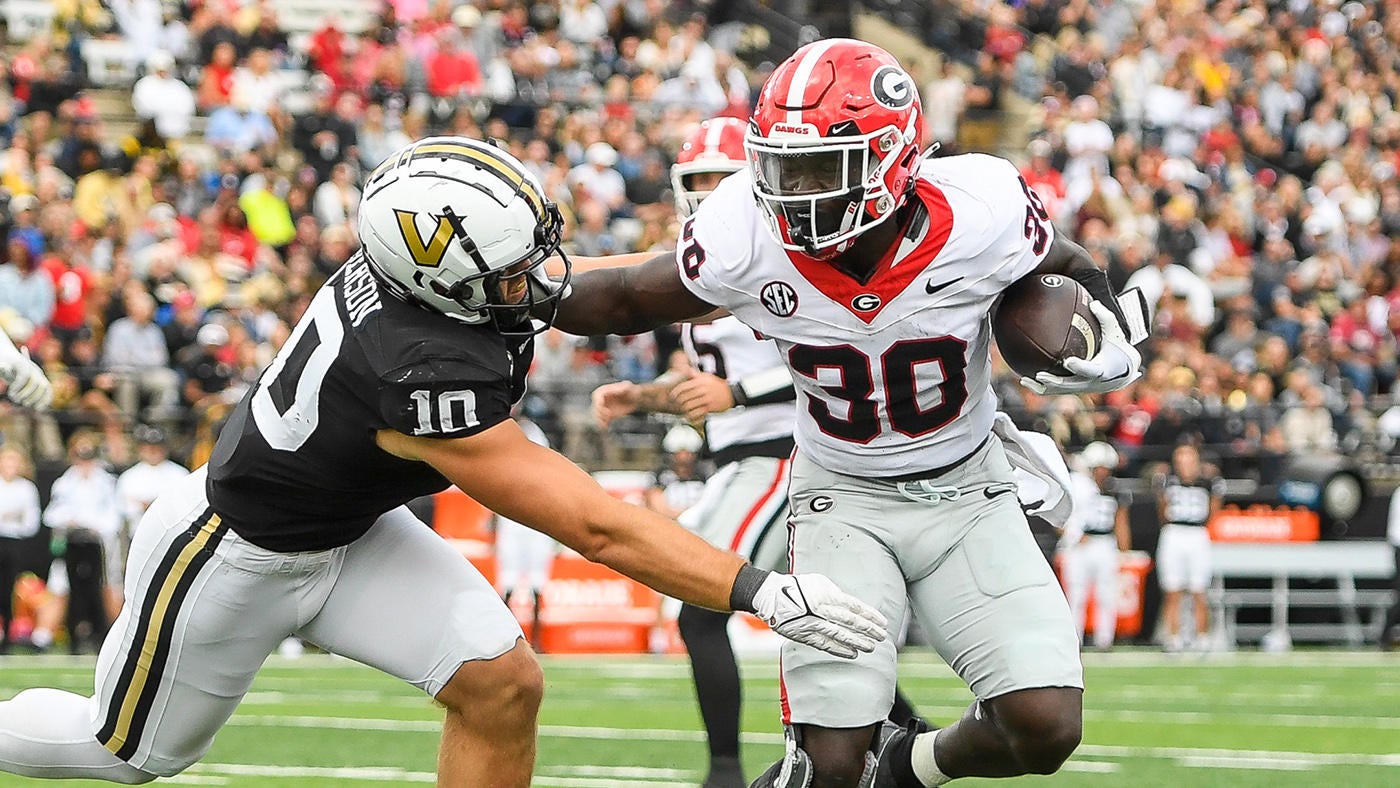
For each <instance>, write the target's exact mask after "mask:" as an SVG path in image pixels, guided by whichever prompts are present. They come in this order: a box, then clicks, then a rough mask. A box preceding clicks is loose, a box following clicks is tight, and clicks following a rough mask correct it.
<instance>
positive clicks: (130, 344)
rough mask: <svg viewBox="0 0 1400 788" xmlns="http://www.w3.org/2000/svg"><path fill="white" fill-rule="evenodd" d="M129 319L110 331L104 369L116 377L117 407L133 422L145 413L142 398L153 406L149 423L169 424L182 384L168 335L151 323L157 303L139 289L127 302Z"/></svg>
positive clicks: (125, 318) (128, 297)
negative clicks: (171, 362) (168, 344)
mask: <svg viewBox="0 0 1400 788" xmlns="http://www.w3.org/2000/svg"><path fill="white" fill-rule="evenodd" d="M125 305H126V317H123V318H120V319H118V320H117V321H115V322H114V323H112V325H111V327H110V328H109V329H108V330H107V337H106V340H105V341H104V343H103V349H102V365H103V367H104V368H105V369H106V371H107V372H110V373H112V374H113V375H114V376H115V377H116V395H115V399H116V402H117V404H118V405H119V406H120V407H121V409H122V411H123V412H124V413H125V414H127V415H128V416H129V417H131V418H136V417H137V416H138V414H140V413H143V412H145V411H142V410H141V409H140V401H141V399H142V397H143V396H144V398H146V399H147V400H148V401H149V402H150V411H149V413H150V414H151V416H150V418H149V420H152V421H154V420H168V419H170V418H171V416H172V415H174V408H175V405H176V403H177V401H178V400H177V393H176V387H177V385H178V383H179V380H178V378H177V377H176V375H175V371H174V370H172V369H171V368H170V355H169V352H168V351H167V350H166V345H165V335H164V334H163V333H162V332H161V330H160V327H159V326H157V325H155V323H153V322H151V321H152V318H154V317H155V308H156V301H155V299H154V298H152V297H151V296H150V295H149V294H148V293H146V292H145V291H144V290H140V289H137V290H136V291H134V292H133V293H132V294H130V295H128V296H127V297H126V298H125Z"/></svg>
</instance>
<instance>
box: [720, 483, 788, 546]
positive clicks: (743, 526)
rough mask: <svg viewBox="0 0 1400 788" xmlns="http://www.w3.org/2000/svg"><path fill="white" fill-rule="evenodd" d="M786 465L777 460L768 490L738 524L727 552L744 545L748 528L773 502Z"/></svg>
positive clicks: (780, 484)
mask: <svg viewBox="0 0 1400 788" xmlns="http://www.w3.org/2000/svg"><path fill="white" fill-rule="evenodd" d="M787 465H788V461H787V460H778V472H777V473H776V474H774V475H773V481H771V482H769V483H768V489H767V490H765V491H764V493H763V495H762V496H760V497H759V499H758V501H756V502H755V503H754V505H753V507H752V508H751V509H749V513H748V514H746V515H744V520H743V522H741V523H739V530H737V531H735V532H734V538H733V539H730V540H729V552H731V553H737V552H739V545H741V544H743V543H744V534H746V533H748V531H749V528H750V527H751V526H752V525H753V524H754V521H755V520H757V519H758V515H759V513H760V512H762V511H763V510H764V508H765V507H767V506H768V502H769V501H771V500H773V494H774V493H775V492H777V490H778V488H779V487H780V486H782V483H783V479H784V478H785V477H786V475H787V474H786V471H787Z"/></svg>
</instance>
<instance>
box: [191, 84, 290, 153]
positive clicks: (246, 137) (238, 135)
mask: <svg viewBox="0 0 1400 788" xmlns="http://www.w3.org/2000/svg"><path fill="white" fill-rule="evenodd" d="M204 141H205V142H207V143H208V144H209V145H211V146H213V147H214V148H217V149H219V150H221V151H226V152H231V153H244V152H246V151H255V150H259V149H261V148H266V147H270V146H272V145H273V144H275V143H276V142H277V128H276V127H275V126H273V124H272V119H271V118H269V117H268V115H267V113H265V112H261V111H259V110H257V109H256V108H255V107H254V106H253V103H252V98H251V96H249V95H248V94H246V93H244V92H243V91H237V92H235V93H234V94H233V97H232V99H231V100H230V101H229V103H228V104H227V105H225V106H222V107H219V108H218V109H216V110H214V112H213V113H212V114H210V115H209V125H208V127H206V128H205V130H204Z"/></svg>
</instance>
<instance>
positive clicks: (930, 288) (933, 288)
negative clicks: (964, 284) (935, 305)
mask: <svg viewBox="0 0 1400 788" xmlns="http://www.w3.org/2000/svg"><path fill="white" fill-rule="evenodd" d="M961 281H962V277H958V278H957V279H949V280H948V281H946V282H941V283H939V284H934V283H933V282H932V281H929V282H924V292H925V293H928V294H929V295H933V294H934V293H937V292H938V291H940V290H945V289H947V288H949V287H951V286H953V285H954V284H957V283H958V282H961Z"/></svg>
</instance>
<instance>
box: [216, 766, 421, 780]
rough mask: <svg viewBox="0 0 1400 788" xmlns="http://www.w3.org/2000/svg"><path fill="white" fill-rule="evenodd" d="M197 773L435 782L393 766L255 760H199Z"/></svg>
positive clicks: (416, 773) (417, 773)
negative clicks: (281, 764)
mask: <svg viewBox="0 0 1400 788" xmlns="http://www.w3.org/2000/svg"><path fill="white" fill-rule="evenodd" d="M189 770H190V771H191V772H195V773H196V774H217V775H230V776H235V777H326V778H331V779H337V780H366V781H369V782H378V783H384V782H398V783H405V782H409V783H434V782H437V775H436V774H434V773H432V772H413V771H408V770H407V769H399V768H397V767H393V766H361V767H355V766H271V765H266V764H254V763H197V764H195V765H194V766H191V767H190V769H189Z"/></svg>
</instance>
